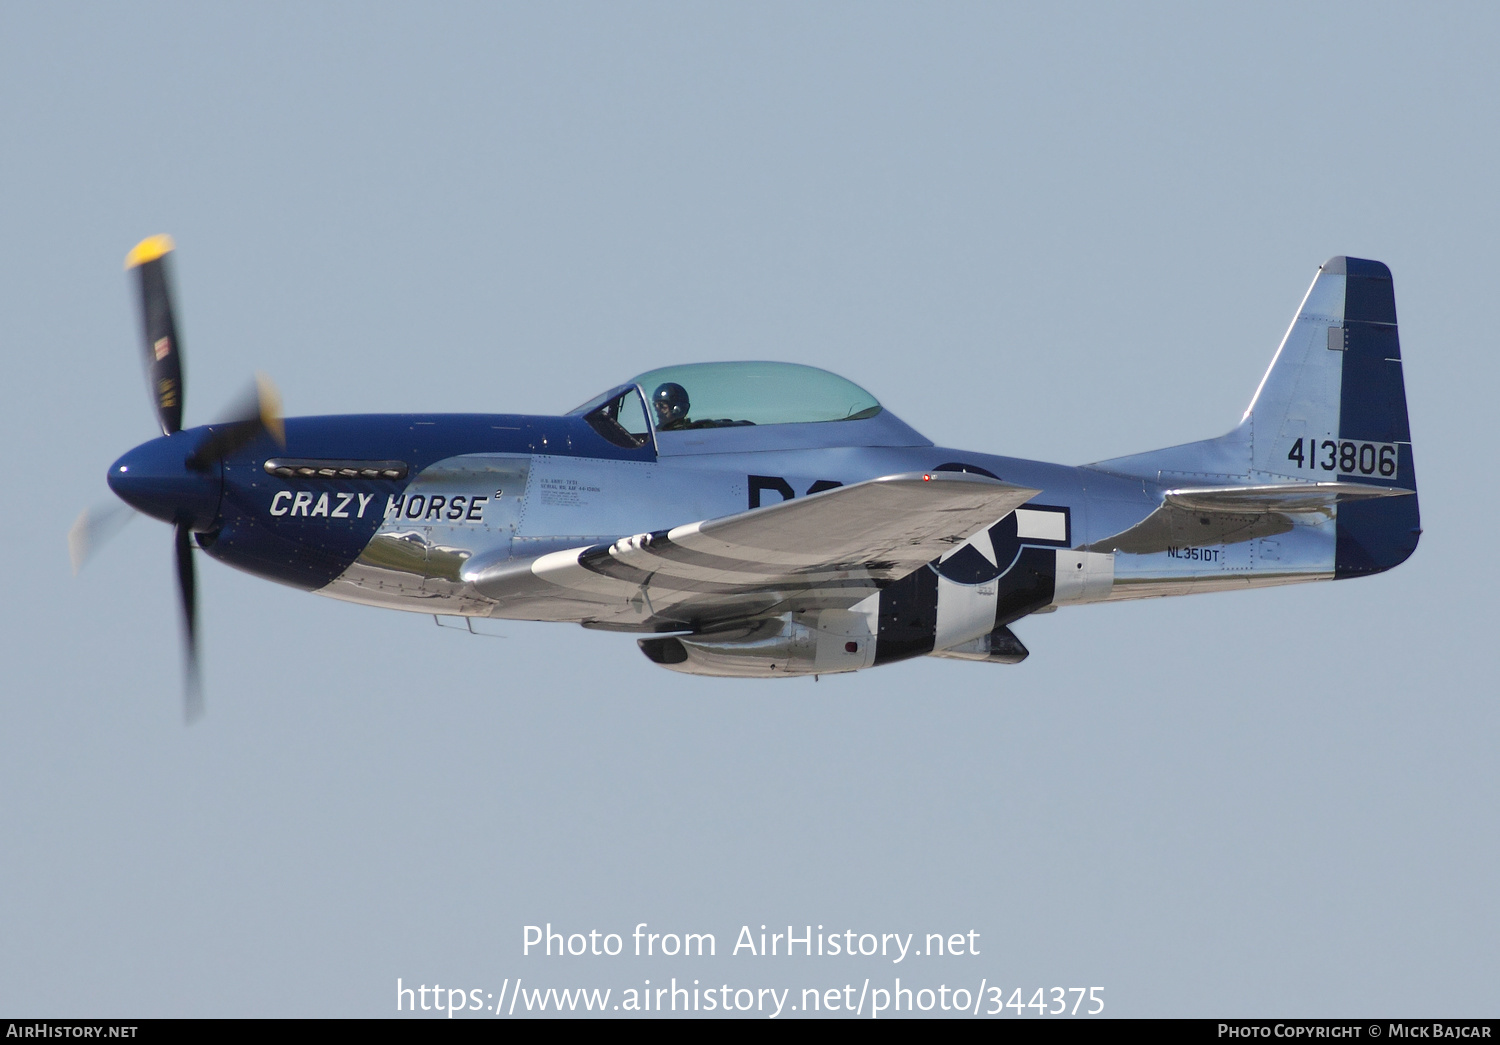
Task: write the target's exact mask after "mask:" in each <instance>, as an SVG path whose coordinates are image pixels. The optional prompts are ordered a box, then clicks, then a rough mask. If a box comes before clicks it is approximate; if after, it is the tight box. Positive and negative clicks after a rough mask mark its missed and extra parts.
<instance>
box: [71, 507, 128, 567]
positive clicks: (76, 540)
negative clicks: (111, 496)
mask: <svg viewBox="0 0 1500 1045" xmlns="http://www.w3.org/2000/svg"><path fill="white" fill-rule="evenodd" d="M135 517H136V512H135V510H134V509H133V508H130V507H129V506H128V505H124V504H120V503H119V502H118V501H117V502H114V503H112V504H97V505H95V506H94V507H92V508H86V509H84V510H83V511H82V512H80V513H79V514H78V518H77V519H76V520H75V521H74V522H73V525H72V527H71V528H70V529H69V530H68V558H70V559H71V560H73V576H75V577H76V576H78V571H79V570H81V569H83V564H84V563H86V562H88V561H89V558H90V557H91V556H92V555H93V554H94V553H95V552H96V551H98V550H99V549H100V548H101V547H103V546H104V543H105V542H106V541H108V540H109V539H110V538H111V537H113V536H114V535H115V534H117V533H119V532H120V530H121V529H123V528H124V526H125V524H126V523H128V522H129V521H130V520H131V519H134V518H135Z"/></svg>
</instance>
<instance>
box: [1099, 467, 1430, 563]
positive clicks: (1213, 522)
mask: <svg viewBox="0 0 1500 1045" xmlns="http://www.w3.org/2000/svg"><path fill="white" fill-rule="evenodd" d="M1413 492H1414V491H1412V490H1403V489H1400V488H1399V487H1391V486H1372V485H1369V484H1367V483H1269V484H1266V485H1263V486H1208V487H1198V488H1188V489H1182V490H1168V491H1167V492H1166V493H1165V494H1164V495H1163V496H1162V503H1161V507H1159V508H1157V509H1156V511H1154V512H1152V513H1151V514H1150V515H1148V516H1146V518H1144V519H1142V520H1141V521H1140V522H1138V523H1136V524H1135V525H1134V526H1132V527H1131V528H1130V529H1128V530H1122V531H1121V532H1119V533H1117V534H1115V535H1114V536H1112V537H1106V538H1105V539H1104V540H1102V541H1095V542H1094V543H1093V544H1089V545H1085V550H1086V551H1091V552H1116V551H1118V552H1131V553H1133V554H1136V555H1146V554H1150V553H1151V552H1161V551H1166V550H1167V549H1168V548H1171V547H1190V548H1196V547H1205V546H1207V545H1211V544H1237V543H1239V542H1240V541H1250V540H1254V539H1255V538H1257V537H1273V536H1275V535H1276V534H1278V533H1286V532H1287V531H1288V530H1290V529H1291V528H1292V527H1293V526H1294V525H1295V522H1294V520H1293V517H1294V516H1297V515H1308V514H1314V513H1315V514H1319V515H1324V516H1327V515H1330V514H1332V512H1333V509H1334V508H1335V507H1336V506H1337V505H1339V504H1341V503H1346V502H1349V501H1361V500H1367V499H1369V498H1372V497H1402V496H1410V495H1411V494H1412V493H1413Z"/></svg>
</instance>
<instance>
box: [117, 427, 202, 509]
mask: <svg viewBox="0 0 1500 1045" xmlns="http://www.w3.org/2000/svg"><path fill="white" fill-rule="evenodd" d="M206 435H207V432H206V430H204V429H197V430H194V431H187V432H174V433H173V434H172V435H168V436H163V437H162V438H160V439H153V440H151V441H150V442H149V443H142V444H141V445H140V446H138V447H136V448H135V449H134V450H131V451H130V452H129V453H127V454H126V455H125V456H124V457H121V458H120V459H119V460H118V461H116V462H115V463H114V464H112V465H110V466H109V488H110V489H111V490H113V491H114V492H115V494H116V496H118V497H119V498H120V500H122V501H124V502H125V503H126V504H128V505H130V506H131V507H132V508H134V509H136V510H137V511H141V512H145V513H146V514H147V515H149V516H152V517H153V518H157V519H160V520H162V521H163V522H169V523H176V522H179V521H184V520H185V521H186V522H188V523H189V525H191V527H192V528H193V529H194V530H200V531H201V530H211V529H213V527H214V522H215V520H216V518H217V517H218V514H219V498H220V496H221V495H222V494H223V492H224V470H223V467H222V466H221V465H220V463H219V462H218V461H213V462H211V463H209V464H208V465H207V466H206V467H204V468H203V469H201V470H200V469H197V468H193V467H190V466H189V465H188V458H189V457H191V456H192V454H193V451H194V450H195V449H197V447H198V445H199V444H200V443H201V442H203V439H204V437H205V436H206Z"/></svg>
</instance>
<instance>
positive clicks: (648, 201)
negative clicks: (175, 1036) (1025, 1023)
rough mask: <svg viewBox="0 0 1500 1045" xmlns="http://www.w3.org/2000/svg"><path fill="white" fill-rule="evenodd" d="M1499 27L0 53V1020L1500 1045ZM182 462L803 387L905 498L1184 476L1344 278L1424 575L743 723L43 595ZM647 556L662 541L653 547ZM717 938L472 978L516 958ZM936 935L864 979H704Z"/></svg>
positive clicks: (402, 646) (300, 12)
mask: <svg viewBox="0 0 1500 1045" xmlns="http://www.w3.org/2000/svg"><path fill="white" fill-rule="evenodd" d="M1497 21H1500V19H1497V14H1496V11H1495V8H1494V7H1493V6H1492V5H1482V4H1445V5H1423V6H1418V5H1395V4H1390V5H1384V4H1367V3H1361V4H1334V3H1329V4H1317V5H1306V4H1296V5H1292V4H1287V5H1274V4H1272V5H1222V4H1221V5H1194V4H1142V5H1105V4H1075V5H1066V6H1058V5H1048V6H1044V5H1024V6H1023V5H1001V4H920V5H918V4H911V5H894V4H838V3H823V4H774V3H757V4H712V5H710V4H519V5H518V4H458V3H452V4H441V5H436V4H422V5H416V4H410V5H389V4H365V3H347V4H326V3H320V4H273V3H266V4H253V5H250V4H216V5H203V4H157V3H131V4H109V3H101V4H42V3H7V4H5V5H3V6H0V189H3V193H4V204H3V206H0V244H3V250H0V288H3V289H0V358H3V359H4V361H5V364H6V366H7V372H8V377H7V379H6V380H5V381H4V382H3V383H0V406H3V409H0V426H3V429H0V430H3V434H4V445H5V446H6V448H7V451H8V460H9V469H8V472H9V476H10V479H9V482H8V485H7V493H6V495H5V499H4V504H5V507H6V515H7V518H8V520H9V526H8V529H9V531H10V533H11V537H10V538H9V540H10V544H11V548H12V551H13V552H14V553H15V555H14V557H13V559H12V562H11V566H10V567H9V568H8V569H7V571H6V572H7V577H6V581H5V586H4V593H5V594H4V598H3V599H0V650H3V655H4V664H5V669H6V670H5V678H6V683H5V686H4V690H3V691H4V700H3V704H0V716H3V718H0V723H3V725H0V750H3V753H4V757H3V758H0V1015H7V1016H9V1015H27V1016H43V1015H56V1016H66V1015H125V1016H130V1015H139V1016H172V1015H362V1016H379V1015H383V1014H388V1013H393V1012H394V988H395V981H396V978H397V977H398V976H399V977H401V978H402V979H403V981H404V982H405V983H407V984H408V985H410V984H413V983H417V984H421V983H428V984H431V983H434V982H440V983H442V984H443V985H444V986H462V987H468V988H480V989H483V990H487V991H495V990H498V989H499V984H500V982H501V981H502V980H505V979H506V978H512V979H513V978H514V977H517V976H521V977H526V978H529V979H530V982H533V983H535V984H537V985H555V986H600V987H605V986H610V987H613V988H615V989H617V990H618V989H621V988H624V987H628V986H638V985H639V984H640V982H641V981H642V980H644V979H646V978H650V979H651V980H652V981H653V983H660V982H662V981H663V980H666V979H669V978H670V977H672V976H677V977H679V978H684V977H686V978H699V979H701V980H703V981H704V982H705V983H707V982H708V981H710V980H713V981H714V982H715V983H717V982H720V981H723V982H729V983H732V984H734V985H737V986H749V987H755V986H772V985H774V986H777V987H782V986H791V987H794V988H797V989H800V988H801V987H804V986H835V985H842V984H843V983H845V982H850V981H852V982H855V983H856V984H857V983H858V982H859V981H860V979H861V978H863V977H866V976H870V977H872V978H881V977H883V978H886V979H889V978H891V977H892V976H893V975H902V976H903V978H907V977H910V979H906V982H907V983H908V984H910V983H918V984H922V985H931V986H935V985H936V983H937V982H947V983H949V984H950V985H953V984H969V983H972V984H977V983H978V981H979V980H980V979H981V978H987V980H988V982H989V983H990V984H996V983H999V984H1003V985H1005V987H1006V990H1007V993H1008V992H1009V990H1010V988H1012V987H1016V986H1019V987H1023V988H1026V989H1027V992H1028V994H1029V992H1030V990H1031V989H1033V988H1035V987H1052V986H1058V985H1061V986H1069V985H1079V984H1083V985H1087V986H1096V987H1102V988H1104V997H1105V999H1106V1004H1107V1010H1106V1011H1107V1013H1108V1014H1113V1015H1203V1016H1210V1015H1213V1016H1221V1015H1236V1016H1239V1015H1252V1014H1268V1015H1334V1014H1355V1015H1371V1016H1375V1015H1387V1016H1396V1015H1403V1014H1404V1015H1424V1016H1430V1015H1464V1014H1488V1015H1493V1014H1494V1012H1495V1009H1496V1003H1497V999H1500V994H1497V987H1496V979H1495V975H1494V974H1495V970H1496V966H1497V955H1496V940H1497V939H1500V893H1497V891H1496V889H1495V868H1496V865H1497V857H1500V844H1497V837H1500V832H1497V830H1496V820H1497V818H1496V808H1497V806H1496V802H1497V797H1500V796H1497V784H1500V769H1497V763H1496V758H1495V751H1496V746H1495V741H1496V731H1497V726H1500V715H1497V711H1496V701H1495V697H1496V688H1497V687H1496V684H1495V638H1494V635H1493V632H1494V626H1495V621H1496V614H1495V610H1494V593H1495V590H1496V586H1497V582H1500V576H1497V570H1496V564H1495V557H1494V556H1492V555H1491V554H1489V551H1488V546H1489V545H1490V544H1491V543H1492V535H1491V534H1490V532H1489V530H1490V528H1491V527H1492V526H1493V525H1494V523H1495V520H1496V518H1497V515H1500V511H1497V510H1500V503H1497V501H1500V498H1497V494H1496V487H1495V482H1494V481H1493V479H1492V478H1490V471H1489V469H1490V468H1491V466H1492V465H1493V464H1494V458H1495V453H1496V452H1495V449H1494V446H1495V438H1494V435H1493V433H1491V431H1490V429H1489V424H1490V423H1491V421H1493V420H1494V416H1495V412H1496V410H1495V391H1494V390H1495V388H1496V386H1497V377H1500V363H1497V353H1496V351H1495V336H1494V324H1493V322H1492V320H1491V316H1490V313H1491V312H1492V311H1493V299H1494V293H1495V290H1494V288H1495V284H1496V276H1497V273H1496V265H1495V262H1494V249H1493V244H1494V242H1495V240H1496V232H1497V229H1496V224H1497V223H1496V217H1497V210H1496V202H1495V201H1496V191H1495V184H1496V178H1495V172H1496V170H1497V169H1500V162H1497V161H1500V155H1497V142H1500V137H1497V135H1496V114H1497V112H1500V104H1497V103H1500V92H1497V86H1500V67H1497V64H1496V62H1495V60H1494V54H1493V51H1494V41H1495V40H1496V38H1497V30H1500V24H1497ZM157 232H169V233H171V234H172V235H173V236H174V237H175V238H176V240H177V243H178V248H179V249H178V253H177V256H176V259H175V260H176V268H175V272H176V277H177V290H178V295H179V310H180V322H181V333H182V339H183V342H184V348H185V358H186V369H187V396H186V412H187V418H188V421H189V423H191V424H198V423H203V422H206V421H208V420H210V419H211V418H212V417H213V415H214V414H215V412H216V411H218V410H219V409H220V408H221V406H223V405H224V404H226V403H228V402H229V401H230V400H231V399H233V397H234V396H235V395H236V393H237V392H238V391H239V390H240V389H241V388H242V387H243V386H244V384H245V383H246V382H247V381H248V379H249V378H250V376H251V375H252V374H253V373H254V372H255V371H256V370H265V371H267V372H269V373H270V374H271V375H273V376H274V377H275V379H276V380H277V382H278V383H279V385H280V387H281V390H282V393H283V395H284V397H285V401H286V406H287V409H288V411H289V412H290V413H293V414H305V413H346V412H377V411H396V410H452V411H488V410H493V411H514V412H556V411H562V410H565V409H568V408H569V407H572V406H573V405H575V404H577V403H579V402H581V401H583V400H584V399H586V398H588V397H589V396H591V395H593V394H594V393H595V392H598V391H600V390H602V389H604V388H606V387H608V386H610V385H611V384H614V383H617V382H618V381H620V380H623V379H625V378H626V377H628V376H630V375H631V374H634V373H636V372H638V371H641V370H645V369H648V368H650V367H655V366H662V365H667V364H672V363H679V362H687V361H694V360H719V359H737V358H751V359H761V358H764V359H784V360H794V361H801V362H807V363H811V364H813V365H816V366H820V367H824V368H827V369H830V370H833V371H836V372H838V373H841V374H844V375H846V376H848V377H850V378H852V379H854V380H856V381H857V382H859V383H860V384H862V385H864V386H865V387H867V388H869V389H870V391H871V392H873V393H874V394H875V395H876V396H877V397H879V398H880V399H881V400H882V402H884V403H885V405H886V406H887V407H888V408H889V409H891V410H892V411H894V412H895V413H896V414H897V415H899V416H900V417H901V418H903V419H904V420H906V421H907V422H908V423H910V424H911V425H913V426H914V427H915V428H917V429H918V430H919V431H921V432H923V433H924V434H926V435H927V436H929V437H930V438H932V439H934V440H936V441H937V442H938V443H940V444H943V445H949V446H958V447H970V448H974V449H982V450H987V451H991V452H997V453H1004V454H1011V455H1015V456H1024V457H1035V458H1041V459H1047V460H1056V461H1064V462H1071V463H1082V462H1085V461H1091V460H1096V459H1100V458H1105V457H1110V456H1115V455H1119V454H1124V453H1130V452H1134V451H1140V450H1146V449H1150V448H1153V447H1157V446H1163V445H1167V444H1171V443H1176V442H1183V441H1186V440H1189V439H1196V438H1202V437H1206V436H1210V435H1214V434H1217V433H1219V432H1221V431H1224V430H1226V429H1228V428H1229V427H1231V426H1232V425H1233V424H1234V423H1235V422H1236V421H1237V420H1238V419H1239V416H1240V414H1241V412H1242V411H1243V409H1244V407H1245V405H1246V403H1247V402H1248V401H1249V398H1250V395H1251V393H1252V391H1253V390H1254V388H1255V385H1256V382H1257V381H1258V380H1259V378H1260V376H1261V374H1262V372H1263V371H1264V369H1265V367H1266V365H1267V363H1268V362H1269V360H1270V358H1271V354H1272V352H1273V351H1274V349H1275V347H1276V344H1277V342H1278V341H1279V339H1280V337H1281V335H1282V333H1283V331H1284V330H1285V327H1286V324H1287V323H1288V321H1289V320H1290V319H1291V317H1292V315H1293V313H1294V311H1295V309H1296V306H1297V303H1298V301H1299V300H1300V298H1301V295H1302V293H1303V292H1304V291H1305V289H1306V287H1307V285H1308V283H1309V282H1310V281H1311V279H1312V276H1313V274H1314V272H1315V270H1316V267H1317V266H1318V264H1319V263H1321V262H1322V261H1323V260H1324V259H1326V258H1327V257H1329V256H1330V255H1334V254H1350V255H1356V256H1363V257H1370V258H1377V259H1379V260H1382V261H1384V262H1386V263H1387V264H1389V265H1390V267H1391V269H1392V271H1393V273H1394V276H1395V287H1396V301H1397V308H1398V310H1399V313H1400V320H1401V336H1402V342H1403V354H1404V356H1405V358H1406V379H1407V391H1408V396H1409V402H1410V414H1411V427H1412V432H1413V434H1414V442H1415V458H1416V462H1417V470H1418V478H1419V483H1420V486H1421V493H1422V512H1423V523H1424V526H1425V530H1426V533H1425V536H1424V537H1423V540H1422V544H1421V547H1420V548H1419V549H1418V551H1417V553H1416V555H1415V556H1414V557H1413V558H1412V559H1411V561H1410V562H1408V563H1407V564H1406V565H1404V566H1402V567H1401V568H1400V569H1398V570H1396V571H1394V572H1393V573H1390V574H1387V575H1385V576H1382V577H1379V578H1375V579H1370V580H1363V581H1356V582H1350V583H1339V584H1323V585H1313V586H1306V587H1298V588H1287V589H1279V590H1266V591H1259V592H1247V593H1236V594H1225V595H1207V596H1200V597H1196V598H1189V599H1171V600H1160V601H1156V602H1148V603H1139V604H1125V605H1111V606H1102V607H1088V608H1082V609H1073V610H1065V611H1063V612H1060V613H1057V614H1053V615H1050V616H1046V617H1041V618H1036V619H1034V620H1027V621H1023V622H1022V623H1021V624H1019V625H1018V626H1017V628H1016V630H1017V632H1018V634H1020V636H1021V637H1022V638H1023V640H1024V641H1025V642H1026V643H1027V645H1028V646H1030V648H1031V650H1032V656H1031V658H1030V660H1028V661H1027V662H1026V663H1025V664H1023V665H1020V666H1018V667H1014V668H1011V667H1003V666H987V665H976V664H970V663H960V662H952V661H938V660H931V659H925V660H919V661H916V662H908V663H903V664H899V665H895V666H891V667H887V668H881V669H878V670H875V671H870V672H865V673H861V674H858V675H853V676H844V677H829V678H824V679H823V680H822V681H821V682H818V683H814V682H813V681H811V680H800V681H786V682H780V683H765V682H753V681H735V680H713V679H699V678H692V677H686V676H679V675H674V674H671V673H668V672H665V671H662V670H660V669H659V668H656V667H655V666H653V665H651V664H650V663H648V662H647V661H646V659H645V658H644V657H642V656H641V654H640V653H639V651H638V650H637V649H636V647H635V644H634V642H632V641H630V639H629V638H628V637H623V636H612V635H606V634H599V633H590V632H585V631H583V630H581V629H577V628H573V627H571V626H566V625H541V624H515V625H507V626H506V628H505V629H504V631H505V634H506V635H507V636H508V637H507V638H504V639H493V638H470V637H468V636H465V635H460V634H456V633H451V632H446V631H443V630H440V629H438V628H436V627H434V626H433V622H432V620H431V619H430V618H425V617H420V616H415V615H405V614H396V613H389V612H382V611H377V610H373V609H368V608H363V607H357V606H351V605H347V604H342V603H336V602H332V601H328V600H324V599H319V598H316V597H314V596H310V595H306V594H303V593H300V592H297V591H294V590H292V589H288V588H281V587H277V586H275V585H271V584H268V583H265V582H261V581H257V580H254V579H252V578H250V577H248V576H245V575H241V574H237V573H235V572H233V571H232V570H230V569H228V568H226V567H223V566H221V565H220V564H218V563H215V562H212V561H209V560H207V559H206V558H204V559H202V560H201V565H200V574H199V583H200V600H201V607H202V612H203V631H204V636H203V643H204V654H205V658H206V683H207V702H208V714H207V717H206V719H205V720H204V721H203V722H201V723H200V724H198V725H197V726H195V727H193V728H191V729H185V728H184V727H183V725H182V723H181V720H180V714H181V712H180V697H179V691H178V686H179V648H178V634H177V620H176V608H175V605H174V602H173V598H174V595H173V588H172V572H171V571H172V566H171V562H172V560H171V554H172V551H171V549H172V540H171V533H170V531H169V529H168V528H167V527H165V526H163V525H161V524H158V523H155V522H153V521H150V520H145V519H142V520H138V521H136V522H134V523H132V524H131V525H130V526H129V527H127V528H126V529H125V530H124V531H123V532H122V533H121V534H120V535H119V537H118V538H117V539H116V540H115V541H114V542H113V544H111V545H110V546H109V547H108V548H107V549H105V550H104V551H103V552H102V553H101V554H100V555H99V556H98V557H97V558H96V559H95V560H94V561H93V562H92V563H90V565H89V566H88V568H87V569H86V570H85V571H84V573H83V574H82V575H81V576H79V577H78V578H76V579H74V578H72V577H70V576H69V568H68V561H67V555H66V550H65V544H64V534H65V532H66V530H67V527H68V525H69V523H70V522H71V521H72V519H73V517H74V516H75V515H76V514H77V513H78V511H79V510H81V509H82V508H84V507H86V506H88V505H91V504H94V503H97V502H100V501H102V500H104V499H106V498H107V497H108V492H107V490H106V487H105V485H104V471H105V468H106V467H107V466H108V464H109V463H110V461H112V460H113V459H114V458H115V457H116V456H117V455H118V454H120V453H122V452H123V451H124V450H126V449H128V448H129V447H131V446H133V445H135V444H136V443H139V442H142V441H144V440H145V439H147V438H149V437H150V436H151V435H152V434H153V426H152V420H151V412H150V407H149V404H148V401H147V397H146V395H145V391H144V385H143V382H142V377H141V373H140V366H139V358H138V357H139V348H138V346H137V344H136V340H135V338H136V318H135V314H134V311H133V303H132V301H131V298H130V296H129V294H128V287H127V284H126V281H125V277H124V274H123V273H122V271H121V262H122V259H123V257H124V255H125V252H126V251H127V250H128V249H129V248H130V246H131V245H132V244H134V243H135V242H136V241H137V240H139V239H140V238H142V237H143V236H146V235H149V234H152V233H157ZM684 521H688V520H684ZM547 921H550V922H552V923H553V924H554V925H555V926H558V927H563V928H567V929H568V930H569V931H579V930H581V931H587V930H589V929H595V928H597V929H599V930H601V931H613V932H629V930H630V929H631V928H633V927H634V926H635V924H636V923H638V922H643V921H644V922H647V923H649V924H650V925H651V926H652V928H653V929H657V930H660V931H678V932H684V931H697V932H704V931H708V932H714V933H716V934H717V936H718V939H719V942H720V947H721V956H719V957H717V958H715V959H713V960H711V961H703V962H693V961H687V960H683V959H678V960H676V961H668V960H654V961H644V960H642V961H635V960H626V959H624V958H621V959H612V960H605V959H595V958H569V959H553V960H552V961H551V962H550V963H549V962H546V961H544V960H540V959H537V958H534V957H532V958H525V957H522V955H521V938H522V926H523V925H526V924H531V923H542V922H547ZM762 923H764V924H767V925H770V926H772V927H779V926H785V925H787V924H793V925H797V926H802V925H805V924H809V923H811V924H813V925H818V924H822V925H824V926H826V927H827V929H828V930H830V931H832V930H838V931H842V930H843V929H845V928H850V929H854V930H856V931H857V932H900V933H906V932H914V933H917V934H918V935H919V936H920V935H922V934H925V933H927V932H935V931H943V932H966V931H968V930H971V929H972V930H976V931H978V932H979V933H980V934H981V936H980V937H979V941H980V946H981V948H982V951H981V955H980V956H977V957H972V958H964V959H952V958H950V959H944V960H936V959H933V960H930V961H929V962H928V964H927V965H925V966H921V967H917V966H916V965H911V966H903V967H899V968H894V969H893V968H892V967H891V966H889V965H888V964H887V965H882V964H880V963H879V962H875V961H872V960H870V959H860V960H854V961H842V960H831V959H824V960H821V961H819V960H817V959H802V960H791V961H785V962H783V963H780V964H775V963H772V962H771V960H770V959H765V960H753V959H750V958H748V957H745V956H743V955H740V956H733V957H731V956H728V955H726V954H724V953H723V952H724V950H727V947H728V946H729V945H730V943H731V942H732V941H733V939H734V937H735V935H736V933H737V932H738V930H739V928H740V926H741V925H745V924H749V925H751V926H752V927H758V926H759V925H760V924H762Z"/></svg>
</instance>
